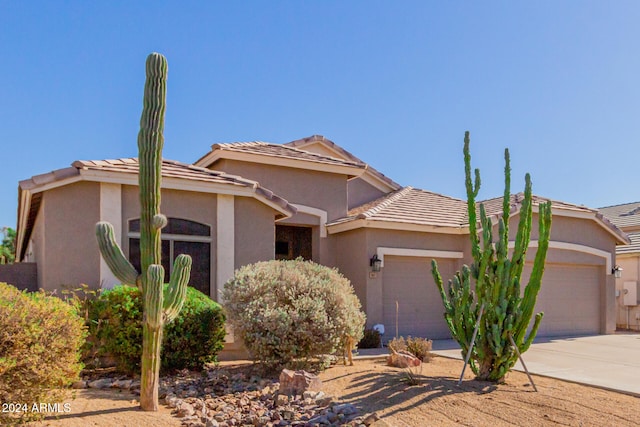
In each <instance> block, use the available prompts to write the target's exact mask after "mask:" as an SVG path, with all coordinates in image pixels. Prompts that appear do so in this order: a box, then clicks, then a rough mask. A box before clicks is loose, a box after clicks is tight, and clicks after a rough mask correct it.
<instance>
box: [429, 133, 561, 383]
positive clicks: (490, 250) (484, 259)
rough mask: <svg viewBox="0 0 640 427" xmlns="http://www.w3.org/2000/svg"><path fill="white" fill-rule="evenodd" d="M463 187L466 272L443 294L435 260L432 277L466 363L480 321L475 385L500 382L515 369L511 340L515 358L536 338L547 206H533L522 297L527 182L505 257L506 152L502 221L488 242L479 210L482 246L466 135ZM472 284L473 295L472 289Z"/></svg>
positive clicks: (489, 230)
mask: <svg viewBox="0 0 640 427" xmlns="http://www.w3.org/2000/svg"><path fill="white" fill-rule="evenodd" d="M464 165H465V186H466V189H467V210H468V213H469V235H470V238H471V253H472V256H473V260H474V261H473V263H472V264H471V267H468V266H466V265H465V266H463V267H462V271H458V272H457V273H456V274H455V276H454V277H453V279H451V280H449V286H448V289H447V290H445V289H444V286H443V282H442V277H441V276H440V273H439V271H438V264H437V262H436V261H435V260H433V261H432V262H431V266H432V270H431V272H432V274H433V277H434V279H435V282H436V285H437V286H438V289H439V291H440V295H441V296H442V301H443V303H444V307H445V314H444V316H445V320H446V322H447V325H448V326H449V329H450V330H451V334H452V336H453V338H454V339H455V340H456V341H458V343H459V344H460V347H461V348H462V355H463V357H465V358H466V357H467V353H468V352H469V348H470V347H471V340H472V335H473V331H474V328H475V325H476V322H477V320H478V317H480V312H481V308H482V307H484V310H483V314H482V316H481V318H480V322H479V325H478V333H477V336H476V340H475V344H474V346H473V350H472V353H471V355H470V359H469V360H470V362H469V363H470V365H471V369H472V370H473V372H474V373H475V374H476V377H477V379H479V380H489V381H495V382H501V381H503V379H504V376H505V375H506V373H507V372H508V371H509V369H511V368H512V367H513V365H514V364H515V363H516V361H517V359H518V356H517V353H516V351H515V349H514V347H513V346H512V344H511V338H513V341H514V343H515V345H516V346H517V348H518V350H519V352H520V353H524V352H525V351H526V350H527V349H528V348H529V346H530V345H531V342H532V341H533V339H534V338H535V336H536V333H537V331H538V327H539V326H540V321H541V320H542V316H543V313H538V314H536V315H535V320H534V322H533V327H532V328H531V330H530V332H529V334H528V335H527V329H528V328H529V324H530V322H531V317H532V315H533V310H534V307H535V303H536V299H537V296H538V291H539V290H540V284H541V281H542V274H543V272H544V263H545V259H546V255H547V249H548V247H549V234H550V232H551V202H546V203H541V204H539V206H538V219H539V225H538V250H537V252H536V256H535V259H534V263H533V267H532V272H531V276H530V278H529V282H528V284H527V286H526V287H525V290H524V295H521V292H520V284H521V278H522V271H523V269H524V264H525V261H526V255H527V248H528V246H529V242H530V236H531V221H532V216H533V214H532V211H533V205H532V201H531V199H532V198H531V178H530V176H529V174H526V176H525V190H524V200H523V201H522V207H521V209H520V220H519V223H518V230H517V233H516V237H515V242H514V245H513V246H514V247H513V254H512V255H511V257H509V216H510V214H511V193H510V186H511V168H510V163H509V150H505V168H504V173H505V189H504V196H503V200H502V216H501V217H500V218H498V236H497V240H496V241H495V243H494V241H493V237H494V236H493V225H494V223H493V222H492V220H491V218H490V217H487V214H486V211H485V208H484V205H483V204H481V205H480V227H481V228H482V241H481V240H480V237H479V235H478V228H477V214H476V196H477V195H478V191H479V190H480V171H479V170H478V169H476V170H475V180H474V182H472V177H471V155H470V153H469V132H466V133H465V138H464ZM472 281H473V282H475V290H474V289H472Z"/></svg>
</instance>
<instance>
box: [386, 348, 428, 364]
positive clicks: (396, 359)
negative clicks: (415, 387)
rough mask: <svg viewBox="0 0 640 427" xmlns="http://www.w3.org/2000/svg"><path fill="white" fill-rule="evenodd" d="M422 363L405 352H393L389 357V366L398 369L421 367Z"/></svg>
mask: <svg viewBox="0 0 640 427" xmlns="http://www.w3.org/2000/svg"><path fill="white" fill-rule="evenodd" d="M421 363H422V362H421V361H420V359H418V358H417V357H415V356H414V355H413V354H411V353H409V352H408V351H404V350H400V351H396V352H393V353H391V354H390V355H389V357H387V365H389V366H394V367H396V368H411V367H414V366H420V364H421Z"/></svg>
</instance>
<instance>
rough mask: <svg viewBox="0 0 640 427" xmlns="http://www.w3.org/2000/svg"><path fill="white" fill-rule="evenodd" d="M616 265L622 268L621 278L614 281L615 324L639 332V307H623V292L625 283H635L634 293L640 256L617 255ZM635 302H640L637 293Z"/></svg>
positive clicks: (638, 276)
mask: <svg viewBox="0 0 640 427" xmlns="http://www.w3.org/2000/svg"><path fill="white" fill-rule="evenodd" d="M616 263H617V264H618V265H619V266H620V267H622V269H623V270H622V277H620V278H619V279H615V280H616V290H617V291H618V292H619V296H618V297H616V311H617V316H616V324H617V326H618V327H619V328H622V329H631V330H635V331H640V305H635V306H633V305H624V303H623V301H624V300H623V298H624V297H623V292H624V283H625V282H635V283H636V292H637V291H638V290H640V289H638V288H639V287H638V283H639V282H640V254H629V255H618V257H617V261H616ZM637 298H638V299H637V300H636V301H638V300H640V293H637Z"/></svg>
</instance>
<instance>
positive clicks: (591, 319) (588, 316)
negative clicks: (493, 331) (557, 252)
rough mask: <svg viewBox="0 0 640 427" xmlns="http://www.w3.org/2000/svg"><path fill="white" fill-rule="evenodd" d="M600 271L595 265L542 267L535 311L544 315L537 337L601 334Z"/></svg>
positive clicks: (528, 271)
mask: <svg viewBox="0 0 640 427" xmlns="http://www.w3.org/2000/svg"><path fill="white" fill-rule="evenodd" d="M603 269H604V267H602V266H596V265H576V264H547V265H546V266H545V271H544V275H543V277H542V286H541V288H540V293H539V294H538V300H537V303H536V310H535V312H536V313H537V312H539V311H543V312H544V317H543V318H542V324H541V325H540V329H539V331H538V335H539V336H558V335H580V334H597V333H599V332H600V280H601V278H602V280H604V273H603V271H602V270H603ZM530 271H531V267H530V266H527V267H526V268H525V274H524V275H523V276H524V277H523V279H526V280H528V277H529V274H530ZM523 282H524V283H525V284H526V283H527V282H526V281H524V280H523ZM523 288H524V285H523Z"/></svg>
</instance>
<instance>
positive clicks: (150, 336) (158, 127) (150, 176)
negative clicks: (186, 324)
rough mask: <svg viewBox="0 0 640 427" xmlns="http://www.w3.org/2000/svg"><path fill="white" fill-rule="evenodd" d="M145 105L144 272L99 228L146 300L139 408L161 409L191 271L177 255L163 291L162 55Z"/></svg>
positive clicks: (155, 60) (153, 66)
mask: <svg viewBox="0 0 640 427" xmlns="http://www.w3.org/2000/svg"><path fill="white" fill-rule="evenodd" d="M146 74H147V78H146V82H145V87H144V106H143V109H142V117H141V119H140V132H139V133H138V151H139V156H138V157H139V159H138V162H139V169H140V170H139V178H138V179H139V187H140V188H139V189H140V261H141V262H140V264H141V270H142V272H143V274H139V273H138V271H136V269H135V268H134V267H133V265H131V263H130V262H129V261H128V260H127V258H126V257H125V256H124V254H123V252H122V250H121V249H120V247H119V246H118V244H117V243H116V240H115V232H114V230H113V226H112V225H111V224H109V223H107V222H99V223H98V224H96V236H97V239H98V245H99V247H100V252H101V253H102V257H103V259H104V260H105V262H106V263H107V265H108V266H109V268H110V269H111V271H112V272H113V274H114V275H115V276H116V277H117V278H118V279H119V280H120V281H121V282H122V283H124V284H127V285H130V286H137V287H138V288H139V289H140V290H141V292H142V300H143V339H142V375H141V384H140V407H141V409H142V410H144V411H157V410H158V385H159V373H160V349H161V347H162V330H163V327H164V324H165V323H167V322H171V321H172V320H173V319H174V318H175V317H176V316H177V315H178V313H179V312H180V309H181V308H182V304H183V303H184V299H185V295H186V292H187V284H188V282H189V275H190V273H191V257H189V256H188V255H179V256H178V257H177V258H176V259H175V261H174V264H173V271H172V273H171V278H170V280H169V286H168V287H167V288H166V289H165V290H164V292H163V282H164V268H162V258H161V256H162V246H161V234H160V233H161V232H160V230H161V229H162V228H163V227H164V226H165V225H166V224H167V218H166V217H165V216H164V215H162V214H161V213H160V185H161V180H162V146H163V145H164V137H163V135H162V132H163V129H164V110H165V101H166V100H165V95H166V87H167V86H166V81H167V60H166V59H165V57H164V56H162V55H160V54H158V53H152V54H151V55H149V56H148V57H147V64H146Z"/></svg>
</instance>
